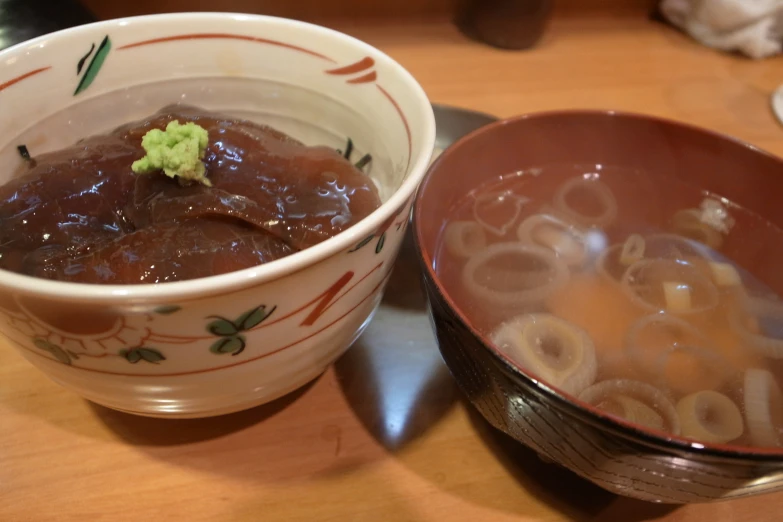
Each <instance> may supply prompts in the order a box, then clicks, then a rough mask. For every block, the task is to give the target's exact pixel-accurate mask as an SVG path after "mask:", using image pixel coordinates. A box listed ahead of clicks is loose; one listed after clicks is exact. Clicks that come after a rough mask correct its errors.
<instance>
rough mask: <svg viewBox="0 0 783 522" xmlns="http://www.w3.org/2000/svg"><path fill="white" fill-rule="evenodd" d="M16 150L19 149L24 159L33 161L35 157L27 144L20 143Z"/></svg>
mask: <svg viewBox="0 0 783 522" xmlns="http://www.w3.org/2000/svg"><path fill="white" fill-rule="evenodd" d="M16 150H18V151H19V155H20V156H22V159H23V160H25V161H31V160H32V159H33V158H31V157H30V151H28V150H27V145H18V146H17V147H16Z"/></svg>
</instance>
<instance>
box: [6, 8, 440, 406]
mask: <svg viewBox="0 0 783 522" xmlns="http://www.w3.org/2000/svg"><path fill="white" fill-rule="evenodd" d="M179 101H182V102H184V103H188V104H193V105H199V106H203V107H204V108H207V109H212V110H220V111H223V112H226V113H229V114H236V115H242V116H245V117H248V118H250V119H254V120H256V121H263V122H265V123H269V124H271V125H272V126H274V127H277V128H279V129H280V130H283V131H285V132H288V133H289V134H291V135H293V136H294V137H296V138H299V139H301V140H302V141H305V142H306V143H311V144H325V145H330V146H333V147H335V148H342V147H344V146H345V140H346V138H347V137H351V138H352V139H353V141H354V144H355V148H356V152H355V154H356V156H355V157H356V158H358V157H359V156H360V155H362V154H364V153H365V152H370V153H372V155H373V162H372V164H371V168H370V175H371V176H372V177H373V179H374V180H375V181H376V182H377V183H378V185H379V187H380V189H381V195H382V198H383V201H384V202H383V205H382V206H381V207H380V208H379V209H378V210H376V211H375V212H373V213H372V215H370V216H369V217H367V218H366V219H364V220H363V221H361V222H360V223H359V224H357V225H356V226H354V227H352V228H350V229H349V230H347V231H345V232H343V233H341V234H339V235H337V236H335V237H333V238H331V239H329V240H327V241H325V242H323V243H321V244H319V245H317V246H314V247H312V248H309V249H307V250H305V251H303V252H300V253H297V254H294V255H292V256H290V257H287V258H284V259H281V260H278V261H275V262H272V263H268V264H265V265H262V266H259V267H255V268H249V269H246V270H242V271H239V272H234V273H230V274H225V275H220V276H215V277H209V278H204V279H197V280H193V281H184V282H177V283H166V284H163V285H128V286H104V285H82V284H73V283H62V282H52V281H47V280H41V279H34V278H30V277H27V276H23V275H19V274H13V273H9V272H6V271H0V307H1V308H0V333H2V334H3V336H4V337H6V338H7V339H8V342H9V343H10V344H12V345H13V346H15V347H16V348H18V349H19V352H20V353H21V354H22V355H23V356H24V357H26V358H27V359H28V360H29V361H30V362H31V363H32V364H34V365H35V366H37V367H38V368H40V369H41V370H43V371H44V372H45V373H46V374H47V375H48V376H49V377H51V378H52V379H54V380H55V381H57V382H59V383H60V384H62V385H63V386H65V387H66V388H69V389H71V390H73V391H75V392H77V393H79V394H81V395H83V396H84V397H86V398H87V399H89V400H92V401H94V402H97V403H99V404H103V405H105V406H108V407H110V408H115V409H119V410H124V411H128V412H133V413H138V414H142V415H151V416H172V417H203V416H209V415H217V414H223V413H228V412H232V411H237V410H240V409H244V408H248V407H251V406H255V405H258V404H262V403H264V402H267V401H270V400H272V399H275V398H277V397H279V396H281V395H283V394H285V393H288V392H290V391H292V390H294V389H296V388H298V387H300V386H302V385H304V384H305V383H307V382H308V381H310V380H312V379H313V378H315V377H316V376H318V375H319V374H320V373H321V372H323V371H324V370H325V369H326V368H327V367H328V366H329V365H330V364H331V363H332V362H333V361H334V360H335V359H336V358H337V357H338V356H339V355H340V354H342V353H343V352H344V351H345V350H346V349H347V348H348V347H349V346H350V345H351V343H352V342H353V341H354V340H355V339H356V338H357V337H358V335H359V334H360V333H361V332H362V330H363V328H364V327H365V326H366V325H367V323H368V321H369V320H370V318H371V316H372V313H373V311H374V310H375V308H376V306H377V304H378V302H379V301H380V298H381V294H382V292H383V288H384V285H385V282H386V279H387V277H388V275H389V273H390V271H391V268H392V263H393V262H394V259H395V256H396V255H397V251H398V248H399V246H400V241H401V239H402V237H403V234H404V232H405V228H406V226H407V223H408V215H409V208H410V204H411V199H412V197H413V195H414V192H415V190H416V187H417V186H418V184H419V182H420V181H421V179H422V177H423V176H424V173H425V170H426V167H427V164H428V161H429V158H430V155H431V152H432V147H433V143H434V137H435V122H434V117H433V113H432V108H431V106H430V104H429V102H428V100H427V97H426V95H425V93H424V92H423V90H422V89H421V87H420V86H419V85H418V84H417V83H416V81H415V80H414V79H413V77H411V76H410V74H408V73H407V72H406V71H405V70H404V69H403V68H402V67H401V66H400V65H399V64H397V63H396V62H394V61H393V60H392V59H391V58H389V57H388V56H386V55H385V54H383V53H381V52H380V51H378V50H377V49H374V48H373V47H370V46H369V45H366V44H364V43H362V42H360V41H358V40H356V39H354V38H351V37H349V36H346V35H343V34H340V33H337V32H335V31H331V30H328V29H325V28H322V27H318V26H314V25H309V24H305V23H301V22H295V21H290V20H284V19H278V18H271V17H263V16H249V15H238V14H212V13H199V14H172V15H159V16H145V17H139V18H128V19H122V20H112V21H107V22H100V23H96V24H90V25H86V26H81V27H78V28H74V29H69V30H66V31H61V32H58V33H54V34H50V35H47V36H44V37H41V38H37V39H35V40H31V41H29V42H26V43H23V44H21V45H17V46H15V47H12V48H9V49H7V50H5V51H2V52H0V114H2V118H0V165H3V168H2V170H1V171H0V182H5V181H7V180H8V179H9V178H10V177H11V176H12V174H13V172H14V171H15V170H16V169H17V168H18V167H19V166H20V164H21V162H22V161H23V160H22V159H21V157H20V155H19V153H18V150H17V147H18V146H19V145H26V147H27V149H28V150H29V152H30V153H31V154H32V155H36V154H40V153H42V152H46V151H50V150H55V149H57V148H60V147H63V146H67V145H70V144H72V143H73V142H75V141H76V140H77V139H79V138H82V137H85V136H88V135H91V134H95V133H99V132H104V131H108V130H111V129H112V128H113V127H115V126H117V125H119V124H122V123H126V122H128V121H132V120H134V119H137V118H141V117H144V116H147V115H149V114H151V113H153V112H155V111H157V110H158V109H160V108H161V107H163V106H164V105H167V104H169V103H173V102H179ZM0 226H2V223H0Z"/></svg>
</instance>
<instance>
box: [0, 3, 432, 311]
mask: <svg viewBox="0 0 783 522" xmlns="http://www.w3.org/2000/svg"><path fill="white" fill-rule="evenodd" d="M205 19H215V20H238V21H243V22H244V21H247V22H259V23H265V24H270V23H272V24H278V25H282V26H290V27H296V28H298V29H305V30H308V31H312V32H314V33H321V34H323V35H326V36H329V37H331V38H335V39H339V40H343V41H344V42H347V43H349V44H351V45H353V46H355V47H356V48H357V49H358V50H360V51H362V52H364V53H367V54H369V55H370V56H372V57H373V58H374V59H375V60H376V61H377V62H381V63H383V64H384V65H387V66H388V67H390V68H391V69H392V70H394V71H395V73H396V74H397V75H398V76H399V78H401V79H402V80H403V83H404V84H405V87H406V89H407V90H408V91H409V92H410V94H411V95H412V97H413V98H414V99H415V104H416V109H417V110H418V111H420V112H421V113H422V114H423V115H424V125H422V126H421V127H419V128H418V130H419V132H420V133H421V136H422V138H421V140H420V141H421V143H422V147H421V151H420V152H419V154H418V155H416V156H412V157H411V164H410V166H409V167H408V172H407V174H406V177H405V179H404V180H403V182H402V184H401V185H400V186H399V187H398V188H397V189H396V190H395V191H394V193H393V194H392V196H391V197H390V198H389V199H388V200H387V201H385V202H384V203H382V204H381V206H380V207H378V208H377V209H376V210H375V211H373V212H372V213H371V214H370V215H369V216H367V217H365V218H364V219H362V220H361V221H360V222H358V223H356V224H355V225H353V226H352V227H350V228H348V229H347V230H344V231H343V232H340V233H339V234H337V235H335V236H333V237H331V238H329V239H327V240H326V241H323V242H322V243H319V244H317V245H314V246H312V247H309V248H306V249H304V250H302V251H300V252H296V253H294V254H291V255H290V256H287V257H284V258H282V259H278V260H276V261H272V262H269V263H265V264H262V265H258V266H254V267H251V268H245V269H242V270H238V271H236V272H229V273H227V274H221V275H215V276H209V277H203V278H199V279H191V280H186V281H176V282H171V283H158V284H129V285H103V284H87V283H70V282H63V281H53V280H48V279H40V278H36V277H32V276H28V275H23V274H17V273H15V272H10V271H8V270H2V269H0V287H5V288H7V289H9V290H11V291H15V292H21V293H24V294H27V295H30V294H34V295H38V296H45V297H47V298H50V299H56V300H72V299H78V300H80V301H93V302H95V301H101V302H106V303H107V304H117V303H120V302H127V301H128V300H145V301H153V302H157V301H168V302H172V301H182V300H189V299H195V298H200V297H206V296H209V295H214V294H226V293H229V292H231V291H234V290H238V289H242V288H243V287H247V286H251V285H255V284H262V283H264V282H268V281H274V280H276V279H279V278H281V277H283V276H286V275H289V274H292V273H294V272H298V271H300V270H303V269H304V268H307V267H308V266H311V265H314V264H316V263H318V262H320V261H322V260H325V259H328V258H329V257H332V256H333V255H336V254H339V253H340V252H342V251H344V250H345V249H347V248H348V247H350V246H352V245H355V244H356V243H358V242H359V241H361V240H362V239H364V238H365V237H367V235H368V234H369V233H370V232H371V231H375V230H376V229H377V228H378V227H379V226H380V225H381V224H382V223H383V222H384V221H385V220H386V219H388V217H389V216H390V215H391V213H392V212H394V211H395V210H396V209H398V208H400V207H401V206H402V205H403V204H404V203H405V201H406V200H407V199H408V198H409V197H411V196H412V195H413V194H414V193H415V192H416V189H417V187H418V185H419V183H420V182H421V180H422V179H423V178H424V175H425V174H426V172H427V167H428V165H429V161H430V156H431V154H432V150H433V147H434V145H435V116H434V114H433V110H432V105H431V103H430V101H429V99H428V98H427V94H426V93H425V92H424V89H423V88H422V87H421V85H419V83H418V82H417V81H416V79H415V78H414V77H413V75H411V74H410V73H409V72H408V71H407V69H405V68H404V67H403V66H402V65H401V64H399V63H398V62H397V61H395V60H394V59H392V58H391V57H390V56H388V55H387V54H386V53H384V52H383V51H381V50H380V49H377V48H375V47H373V46H371V45H370V44H367V43H365V42H363V41H361V40H359V39H358V38H354V37H352V36H348V35H347V34H344V33H341V32H339V31H336V30H334V29H328V28H326V27H322V26H320V25H315V24H311V23H307V22H301V21H298V20H290V19H287V18H280V17H275V16H266V15H254V14H242V13H220V12H203V13H167V14H154V15H144V16H132V17H126V18H117V19H113V20H105V21H100V22H93V23H89V24H85V25H80V26H76V27H71V28H68V29H63V30H61V31H56V32H53V33H49V34H46V35H43V36H39V37H37V38H33V39H32V40H27V41H25V42H22V43H19V44H16V45H14V46H11V47H9V48H7V49H4V50H2V51H0V62H2V61H3V59H4V58H7V57H10V56H12V55H15V54H20V53H21V52H22V51H23V50H24V49H26V48H28V47H32V46H36V45H40V44H41V43H44V42H46V41H47V40H51V39H53V38H59V37H61V36H64V35H69V34H73V33H79V32H87V31H90V30H93V29H95V28H97V27H104V28H105V27H114V26H127V25H130V24H144V23H147V22H150V21H167V20H168V21H172V22H176V23H179V24H183V23H184V24H187V22H188V21H190V20H202V21H203V20H205Z"/></svg>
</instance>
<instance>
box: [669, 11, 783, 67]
mask: <svg viewBox="0 0 783 522" xmlns="http://www.w3.org/2000/svg"><path fill="white" fill-rule="evenodd" d="M660 9H661V14H663V16H664V17H665V18H666V19H667V20H668V21H669V22H670V23H672V24H673V25H675V26H677V27H679V28H680V29H682V30H683V31H685V32H686V33H688V34H689V35H691V36H692V37H693V38H694V39H696V40H697V41H699V42H701V43H702V44H704V45H707V46H709V47H713V48H715V49H719V50H721V51H739V52H741V53H743V54H745V55H747V56H749V57H751V58H756V59H759V58H767V57H769V56H773V55H776V54H779V53H781V51H783V0H662V1H661V4H660Z"/></svg>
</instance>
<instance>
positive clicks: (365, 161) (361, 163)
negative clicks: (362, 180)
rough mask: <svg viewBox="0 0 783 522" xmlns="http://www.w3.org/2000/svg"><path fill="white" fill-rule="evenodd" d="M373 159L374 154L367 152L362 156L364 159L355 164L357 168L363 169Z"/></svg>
mask: <svg viewBox="0 0 783 522" xmlns="http://www.w3.org/2000/svg"><path fill="white" fill-rule="evenodd" d="M371 161H372V156H371V155H370V154H365V155H364V156H362V159H360V160H359V161H357V162H356V164H355V166H356V168H357V169H359V170H362V169H363V168H364V167H366V166H367V164H368V163H370V162H371Z"/></svg>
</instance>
